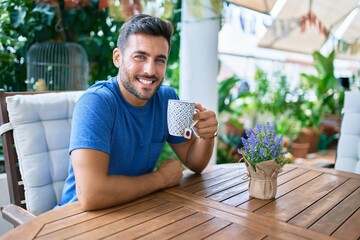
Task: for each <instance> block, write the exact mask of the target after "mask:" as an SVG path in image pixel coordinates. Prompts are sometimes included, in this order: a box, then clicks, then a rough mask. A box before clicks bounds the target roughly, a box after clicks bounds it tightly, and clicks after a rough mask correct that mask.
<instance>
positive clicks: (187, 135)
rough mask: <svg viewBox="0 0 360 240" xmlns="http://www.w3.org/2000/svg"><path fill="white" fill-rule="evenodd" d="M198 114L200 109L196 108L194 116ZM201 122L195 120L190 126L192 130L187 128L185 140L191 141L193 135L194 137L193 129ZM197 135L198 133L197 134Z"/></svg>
mask: <svg viewBox="0 0 360 240" xmlns="http://www.w3.org/2000/svg"><path fill="white" fill-rule="evenodd" d="M198 112H200V110H199V109H197V108H195V109H194V114H196V113H198ZM198 121H199V120H195V121H193V122H192V123H191V125H190V128H185V130H184V135H183V136H184V138H186V139H190V138H191V135H192V130H191V129H192V128H193V127H194V126H195V125H196V124H197V122H198ZM194 133H195V131H194ZM195 134H196V133H195Z"/></svg>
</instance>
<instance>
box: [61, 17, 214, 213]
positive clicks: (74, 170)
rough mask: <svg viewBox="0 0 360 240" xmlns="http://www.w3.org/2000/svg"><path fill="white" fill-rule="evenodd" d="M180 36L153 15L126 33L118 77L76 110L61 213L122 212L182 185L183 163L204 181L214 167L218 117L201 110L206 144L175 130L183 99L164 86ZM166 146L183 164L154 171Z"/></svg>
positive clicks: (117, 58)
mask: <svg viewBox="0 0 360 240" xmlns="http://www.w3.org/2000/svg"><path fill="white" fill-rule="evenodd" d="M172 32H173V30H172V26H171V24H170V23H169V22H166V21H163V20H161V19H159V18H155V17H151V16H148V15H145V14H139V15H135V16H134V17H132V18H130V19H129V20H128V21H127V22H126V23H125V24H124V25H123V26H122V28H121V30H120V34H119V38H118V42H117V48H115V49H114V51H113V62H114V65H115V66H116V67H117V68H118V69H119V72H118V75H117V76H116V77H113V78H110V79H109V80H107V81H102V82H98V83H96V84H94V85H93V86H92V87H90V88H89V89H88V90H87V91H86V92H85V93H84V94H83V95H82V96H81V98H80V99H79V101H78V102H77V104H76V106H75V110H74V115H73V120H72V132H71V141H70V149H69V152H70V155H71V162H70V166H69V176H68V178H67V180H66V182H65V186H64V189H63V195H62V201H61V203H60V205H64V204H66V203H70V202H74V201H77V200H79V201H80V203H81V206H82V208H83V209H85V210H94V209H100V208H105V207H110V206H114V205H117V204H120V203H124V202H127V201H131V200H133V199H136V198H139V197H142V196H144V195H146V194H149V193H151V192H154V191H157V190H159V189H162V188H167V187H171V186H174V185H176V184H179V182H180V180H181V178H182V171H183V168H182V167H181V162H182V163H183V164H185V165H186V166H187V167H188V168H189V169H190V170H192V171H194V172H197V173H200V172H201V171H202V170H203V169H204V168H205V167H206V165H207V164H208V162H209V159H210V157H211V154H212V150H213V146H214V133H215V132H217V125H218V121H217V119H216V115H215V113H214V112H213V111H210V110H207V109H205V108H203V107H202V106H201V105H200V104H196V108H197V109H199V110H200V112H199V113H197V114H196V115H195V116H194V119H195V120H198V123H197V124H196V126H195V131H196V133H197V135H198V136H199V137H197V136H194V134H193V136H192V138H191V139H189V140H187V139H185V138H183V137H175V136H171V135H169V132H168V129H167V120H166V113H167V103H168V100H169V99H178V96H177V95H176V93H175V91H174V90H173V89H172V88H171V87H168V86H162V82H163V79H164V75H165V69H166V63H167V58H168V55H169V52H170V38H171V35H172ZM165 141H167V142H169V144H170V146H171V147H172V149H173V150H174V152H175V153H176V154H177V156H178V157H179V159H180V161H181V162H180V161H177V160H168V161H166V162H164V163H163V164H161V165H160V166H159V168H158V169H157V170H156V171H153V169H154V167H155V164H156V162H157V160H158V158H159V156H160V154H161V151H162V148H163V146H164V144H165Z"/></svg>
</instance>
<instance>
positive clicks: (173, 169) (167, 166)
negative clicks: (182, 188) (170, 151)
mask: <svg viewBox="0 0 360 240" xmlns="http://www.w3.org/2000/svg"><path fill="white" fill-rule="evenodd" d="M183 170H184V169H183V168H182V166H181V162H180V161H177V160H174V159H170V160H168V161H165V162H163V163H162V164H160V166H159V168H158V169H157V171H156V172H157V173H158V174H159V176H160V177H161V180H162V183H163V187H164V188H167V187H172V186H175V185H178V184H179V183H180V181H181V179H182V172H183Z"/></svg>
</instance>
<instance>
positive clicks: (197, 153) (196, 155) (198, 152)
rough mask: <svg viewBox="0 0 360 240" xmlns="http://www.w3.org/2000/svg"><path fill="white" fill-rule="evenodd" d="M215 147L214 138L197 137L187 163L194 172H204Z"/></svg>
mask: <svg viewBox="0 0 360 240" xmlns="http://www.w3.org/2000/svg"><path fill="white" fill-rule="evenodd" d="M213 149H214V139H201V138H196V140H195V141H194V142H193V143H192V144H191V147H190V150H189V153H188V156H187V159H186V163H185V165H186V166H187V167H188V168H189V169H190V170H192V171H194V172H197V173H200V172H202V171H203V170H204V168H205V167H206V166H207V165H208V163H209V161H210V158H211V155H212V153H213Z"/></svg>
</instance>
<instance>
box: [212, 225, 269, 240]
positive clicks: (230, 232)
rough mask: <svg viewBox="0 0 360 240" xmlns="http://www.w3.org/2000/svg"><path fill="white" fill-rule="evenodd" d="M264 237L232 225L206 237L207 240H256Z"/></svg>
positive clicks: (261, 234)
mask: <svg viewBox="0 0 360 240" xmlns="http://www.w3.org/2000/svg"><path fill="white" fill-rule="evenodd" d="M264 237H266V235H264V234H263V233H259V232H254V231H251V230H250V229H248V228H245V227H243V226H239V225H237V224H232V225H230V226H228V227H226V228H224V229H222V230H220V231H218V232H216V233H215V234H213V235H211V236H209V237H207V238H206V239H208V240H215V239H244V240H246V239H249V240H256V239H259V240H260V239H263V238H264Z"/></svg>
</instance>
